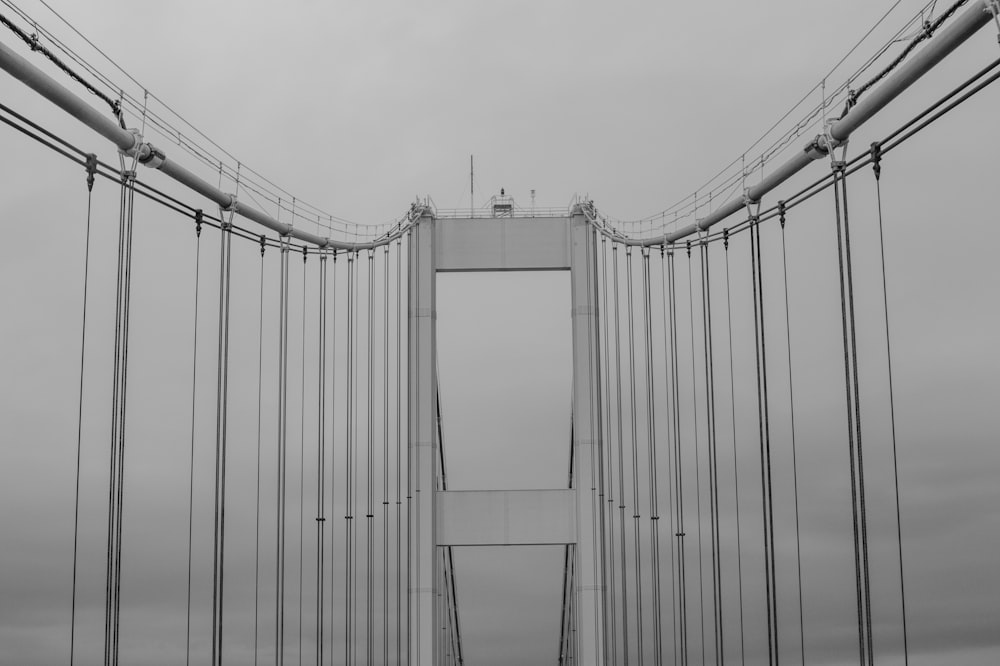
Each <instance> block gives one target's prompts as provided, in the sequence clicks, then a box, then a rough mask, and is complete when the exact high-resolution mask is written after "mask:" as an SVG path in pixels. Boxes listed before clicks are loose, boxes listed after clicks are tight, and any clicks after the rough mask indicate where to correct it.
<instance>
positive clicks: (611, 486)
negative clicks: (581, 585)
mask: <svg viewBox="0 0 1000 666" xmlns="http://www.w3.org/2000/svg"><path fill="white" fill-rule="evenodd" d="M601 283H602V285H603V287H604V288H603V290H602V305H603V309H604V321H603V323H604V344H603V357H604V387H605V390H604V395H605V399H604V401H603V404H604V405H605V406H606V408H605V409H604V411H603V415H604V423H605V430H606V433H605V435H606V436H603V437H602V438H603V439H604V441H606V442H607V443H608V446H607V447H605V448H606V450H607V470H608V471H607V479H608V489H607V494H608V499H607V501H606V509H604V510H605V511H606V512H607V515H608V520H607V522H608V534H609V535H610V536H609V539H610V541H611V542H609V543H608V544H607V552H608V565H607V566H608V585H609V587H610V588H611V593H610V594H609V595H608V597H609V601H610V603H609V605H610V612H611V645H610V650H609V653H610V655H611V659H610V661H609V663H614V662H615V661H616V660H617V658H618V629H617V626H618V613H617V601H616V599H617V596H618V590H617V588H616V586H615V580H616V578H615V574H616V573H617V572H616V571H615V548H614V543H613V541H614V538H615V512H614V502H615V475H614V457H613V456H614V454H613V448H612V446H611V439H612V437H611V365H610V363H611V362H610V356H611V353H610V352H611V349H610V344H611V338H610V337H609V334H608V320H609V319H610V317H608V314H609V312H610V311H609V310H608V250H607V241H606V239H605V238H604V237H603V236H602V237H601ZM616 321H617V320H616ZM603 464H604V463H603V462H602V465H603Z"/></svg>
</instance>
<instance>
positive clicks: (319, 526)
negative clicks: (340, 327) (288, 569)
mask: <svg viewBox="0 0 1000 666" xmlns="http://www.w3.org/2000/svg"><path fill="white" fill-rule="evenodd" d="M326 262H327V253H326V252H323V253H321V254H320V256H319V321H318V335H317V338H318V340H317V343H318V347H319V348H318V350H317V361H318V363H317V365H318V366H319V372H318V375H319V376H318V381H317V385H316V397H317V400H316V405H317V419H318V424H317V433H316V435H317V436H316V666H322V664H323V639H324V637H323V611H324V610H325V608H324V602H325V599H324V593H325V591H326V590H325V588H324V574H325V567H324V561H325V554H324V546H325V545H326V542H325V535H324V533H323V532H324V528H325V527H326V516H325V513H324V509H325V508H326V300H327V299H326V286H327V279H326V266H327V264H326Z"/></svg>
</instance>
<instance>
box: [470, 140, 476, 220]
mask: <svg viewBox="0 0 1000 666" xmlns="http://www.w3.org/2000/svg"><path fill="white" fill-rule="evenodd" d="M475 215H476V165H475V164H474V163H473V161H472V155H469V217H475Z"/></svg>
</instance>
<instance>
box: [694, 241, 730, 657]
mask: <svg viewBox="0 0 1000 666" xmlns="http://www.w3.org/2000/svg"><path fill="white" fill-rule="evenodd" d="M700 247H701V317H702V333H703V336H704V351H705V407H706V416H707V418H708V423H707V426H708V427H707V428H706V431H707V435H708V494H709V514H710V517H711V521H710V524H711V530H712V592H713V597H712V605H713V606H714V608H715V612H714V613H713V624H714V625H715V627H714V628H715V632H714V633H715V663H716V664H722V663H725V651H724V648H723V635H724V634H723V626H724V625H723V621H722V551H721V540H720V538H719V464H718V461H719V457H718V447H717V444H718V438H717V433H716V427H715V357H714V354H713V348H712V285H711V274H710V272H709V261H708V243H707V242H706V241H704V240H702V242H701V243H700Z"/></svg>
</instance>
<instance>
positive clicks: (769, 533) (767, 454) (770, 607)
mask: <svg viewBox="0 0 1000 666" xmlns="http://www.w3.org/2000/svg"><path fill="white" fill-rule="evenodd" d="M750 269H751V281H752V283H753V284H752V286H753V307H754V339H755V347H756V348H755V352H756V365H757V425H758V433H759V438H760V477H761V504H762V506H761V515H762V518H763V523H764V530H763V534H764V582H765V593H766V599H765V602H766V606H767V632H768V661H769V663H772V664H775V666H777V664H778V663H779V654H778V613H777V604H776V594H775V587H776V584H775V580H774V574H775V569H774V559H775V558H774V532H773V529H774V517H773V513H772V512H773V504H772V500H771V497H772V495H771V442H770V424H769V420H768V401H767V358H766V356H765V350H766V345H765V340H764V303H763V299H764V290H763V285H762V283H761V277H762V276H761V266H760V228H759V219H758V218H757V217H756V216H751V218H750Z"/></svg>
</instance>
